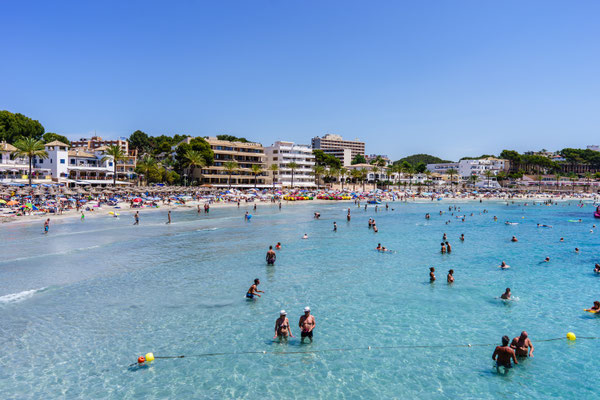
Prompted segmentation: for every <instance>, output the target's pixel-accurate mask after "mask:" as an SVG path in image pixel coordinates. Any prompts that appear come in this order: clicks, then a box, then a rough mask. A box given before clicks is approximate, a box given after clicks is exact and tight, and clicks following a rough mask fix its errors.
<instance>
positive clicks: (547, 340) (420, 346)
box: [130, 336, 600, 367]
mask: <svg viewBox="0 0 600 400" xmlns="http://www.w3.org/2000/svg"><path fill="white" fill-rule="evenodd" d="M565 339H566V338H564V337H560V338H552V339H540V340H536V341H535V342H536V343H541V342H553V341H556V340H565ZM577 339H588V340H597V339H600V337H596V336H579V337H577ZM489 346H498V343H475V344H471V343H468V344H425V345H410V344H406V345H396V346H367V347H346V348H337V349H335V348H334V349H320V350H304V351H300V350H299V351H272V350H271V351H267V350H255V351H235V352H222V353H201V354H189V355H178V356H154V359H162V360H168V359H175V358H194V357H216V356H237V355H249V354H276V355H292V354H316V353H328V352H342V351H359V350H393V349H439V348H460V347H489ZM134 365H137V364H131V365H130V367H132V366H134Z"/></svg>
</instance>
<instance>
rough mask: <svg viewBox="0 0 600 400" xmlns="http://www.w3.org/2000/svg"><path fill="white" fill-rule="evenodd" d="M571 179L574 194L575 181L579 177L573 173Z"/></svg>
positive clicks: (570, 175)
mask: <svg viewBox="0 0 600 400" xmlns="http://www.w3.org/2000/svg"><path fill="white" fill-rule="evenodd" d="M569 179H570V180H571V186H572V192H573V193H575V181H576V180H578V179H579V177H578V176H577V175H575V174H574V173H573V172H571V173H570V174H569Z"/></svg>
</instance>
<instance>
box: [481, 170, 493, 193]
mask: <svg viewBox="0 0 600 400" xmlns="http://www.w3.org/2000/svg"><path fill="white" fill-rule="evenodd" d="M483 175H485V177H486V178H487V185H488V188H489V187H490V178H491V177H492V176H494V173H493V172H492V171H490V170H489V169H488V170H486V171H485V172H484V173H483Z"/></svg>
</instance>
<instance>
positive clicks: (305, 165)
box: [265, 141, 316, 188]
mask: <svg viewBox="0 0 600 400" xmlns="http://www.w3.org/2000/svg"><path fill="white" fill-rule="evenodd" d="M265 155H266V156H267V166H268V167H270V166H271V165H277V167H278V170H277V171H274V172H271V173H272V174H273V180H274V181H273V183H274V184H275V185H276V186H281V187H291V186H292V170H291V169H290V168H289V167H288V165H289V164H290V163H291V162H294V163H296V164H298V168H296V169H295V170H294V187H299V188H300V187H301V188H313V187H316V184H315V177H314V176H313V175H312V168H313V167H314V165H315V156H314V155H313V153H312V149H311V148H310V146H307V145H302V144H295V143H294V142H287V141H277V142H275V143H274V144H273V145H271V146H268V147H265Z"/></svg>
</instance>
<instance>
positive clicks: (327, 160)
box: [313, 149, 342, 168]
mask: <svg viewBox="0 0 600 400" xmlns="http://www.w3.org/2000/svg"><path fill="white" fill-rule="evenodd" d="M313 154H314V156H315V164H316V165H321V166H324V167H333V168H341V167H342V162H341V161H340V160H338V159H337V158H335V157H334V156H332V155H331V154H325V153H324V152H323V150H319V149H315V150H313Z"/></svg>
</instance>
